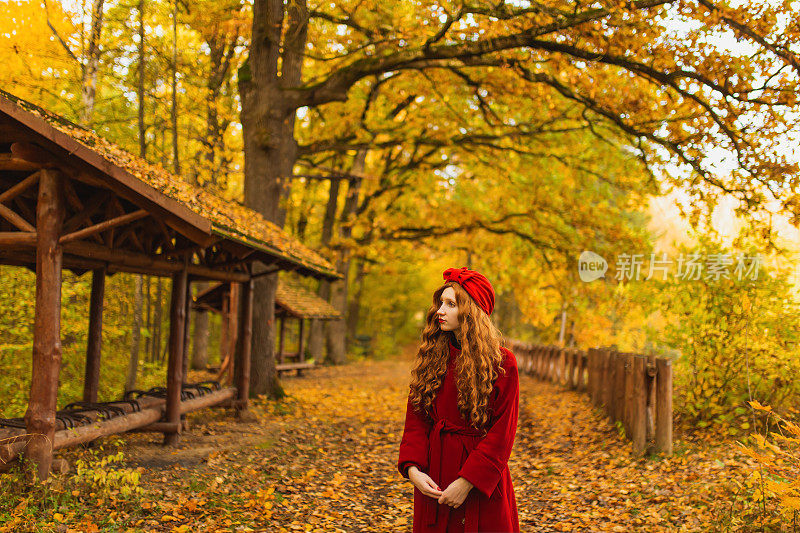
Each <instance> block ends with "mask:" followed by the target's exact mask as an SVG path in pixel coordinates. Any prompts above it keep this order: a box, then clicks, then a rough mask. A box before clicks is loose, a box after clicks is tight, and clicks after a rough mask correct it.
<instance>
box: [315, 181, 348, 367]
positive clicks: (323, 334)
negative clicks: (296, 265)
mask: <svg viewBox="0 0 800 533" xmlns="http://www.w3.org/2000/svg"><path fill="white" fill-rule="evenodd" d="M340 183H341V180H338V179H332V180H330V189H329V190H328V203H327V205H326V206H325V216H324V217H323V218H322V237H321V242H320V247H321V248H324V247H326V246H328V244H329V243H330V242H331V237H333V225H334V223H335V222H336V207H337V204H338V201H339V185H340ZM317 295H318V296H319V297H320V298H322V299H323V300H325V301H326V302H328V301H330V297H331V283H330V282H329V281H327V280H321V281H320V282H319V290H318V291H317ZM327 329H328V324H327V323H326V322H323V321H322V320H312V321H311V327H310V328H309V332H308V349H309V351H310V352H311V353H312V354H313V355H314V357H316V358H317V360H318V361H327V360H328V356H327V355H325V354H326V353H328V352H327V351H326V346H325V345H326V339H327V337H328V334H327Z"/></svg>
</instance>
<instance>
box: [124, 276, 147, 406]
mask: <svg viewBox="0 0 800 533" xmlns="http://www.w3.org/2000/svg"><path fill="white" fill-rule="evenodd" d="M133 280H134V282H133V284H134V289H133V332H132V336H133V339H132V340H131V357H130V360H129V361H128V376H127V377H126V378H125V390H126V391H129V390H133V389H135V388H136V373H137V370H138V369H139V344H140V340H141V328H142V296H143V294H142V293H143V292H144V286H143V283H142V276H141V275H139V274H135V275H134V276H133Z"/></svg>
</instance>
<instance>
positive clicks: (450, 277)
mask: <svg viewBox="0 0 800 533" xmlns="http://www.w3.org/2000/svg"><path fill="white" fill-rule="evenodd" d="M444 280H445V281H455V282H456V283H458V284H459V285H461V286H462V287H463V288H464V290H465V291H467V294H469V295H470V296H472V299H473V300H475V303H477V304H478V305H479V306H480V308H481V309H483V310H484V311H486V314H487V315H491V314H492V311H493V310H494V289H493V288H492V284H491V283H489V280H488V279H486V276H484V275H483V274H481V273H480V272H476V271H474V270H470V269H468V268H466V267H464V268H448V269H447V270H445V271H444Z"/></svg>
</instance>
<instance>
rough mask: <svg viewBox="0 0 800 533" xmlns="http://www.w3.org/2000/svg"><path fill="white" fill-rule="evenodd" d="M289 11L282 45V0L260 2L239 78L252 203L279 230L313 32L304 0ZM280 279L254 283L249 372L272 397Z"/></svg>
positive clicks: (276, 393) (256, 387)
mask: <svg viewBox="0 0 800 533" xmlns="http://www.w3.org/2000/svg"><path fill="white" fill-rule="evenodd" d="M286 9H287V11H288V13H287V17H286V22H287V24H288V27H287V28H286V36H287V37H286V40H285V42H283V43H281V32H282V30H283V26H284V5H283V2H282V1H281V0H256V1H255V2H254V4H253V31H252V39H251V46H250V54H249V57H248V60H247V63H246V66H245V67H244V68H242V69H241V70H240V76H239V94H240V95H241V98H242V114H241V117H242V127H243V134H244V151H245V165H244V167H245V169H244V175H245V180H244V197H245V204H246V205H247V206H248V207H250V208H252V209H254V210H256V211H258V212H259V213H261V214H262V215H263V216H264V217H265V218H266V219H267V220H269V221H271V222H274V223H275V224H277V225H278V226H279V227H283V224H284V221H285V218H286V211H285V209H284V208H283V206H282V205H281V200H282V199H283V198H285V197H287V196H288V191H289V179H290V177H291V176H292V172H293V167H294V162H295V160H296V158H297V141H296V140H295V138H294V125H295V119H296V108H295V107H294V104H292V103H291V100H290V99H289V98H288V97H287V96H286V95H285V92H284V91H285V90H286V89H291V88H293V87H297V86H298V85H299V84H300V80H301V74H302V64H303V52H304V48H305V44H306V40H307V34H308V26H307V24H308V12H307V9H306V4H305V2H304V1H303V0H300V1H297V2H292V3H290V4H289V5H288V6H287V7H286ZM281 51H282V52H283V53H282V54H281ZM279 58H280V73H279V66H278V64H279V61H278V60H279ZM277 281H278V276H277V274H273V275H269V276H263V277H261V278H259V279H258V280H257V281H256V283H255V287H254V295H253V296H254V298H253V299H254V302H255V305H254V309H253V338H252V342H253V347H252V369H251V375H250V377H251V379H250V385H251V388H250V392H251V394H253V395H258V394H265V395H267V397H269V398H273V399H274V398H280V397H282V396H283V395H284V392H283V390H282V388H281V387H280V383H279V381H278V376H277V372H276V370H275V320H274V319H275V291H276V288H277Z"/></svg>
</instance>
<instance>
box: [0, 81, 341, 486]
mask: <svg viewBox="0 0 800 533" xmlns="http://www.w3.org/2000/svg"><path fill="white" fill-rule="evenodd" d="M0 264H6V265H18V266H24V267H28V268H30V269H32V270H35V272H36V302H35V305H36V309H35V314H34V327H33V332H34V339H33V366H32V376H31V389H30V398H29V403H28V409H27V412H26V414H25V417H24V427H22V428H19V427H17V428H14V427H8V426H6V427H5V428H4V427H0V466H2V464H7V463H8V462H9V461H11V460H13V459H14V458H15V457H16V456H17V455H19V454H20V453H22V452H24V453H25V455H26V456H27V457H29V458H30V459H32V460H33V461H34V463H35V464H36V465H37V471H38V475H39V477H40V478H41V479H44V478H45V477H47V476H48V474H49V472H50V467H51V463H52V456H53V450H54V449H58V448H63V447H66V446H71V445H75V444H78V443H81V442H87V441H90V440H94V439H96V438H98V437H100V436H104V435H109V434H113V433H117V432H121V431H128V430H131V429H135V428H145V429H149V430H152V431H159V432H162V433H164V436H165V443H166V444H175V443H177V441H178V438H179V434H180V431H181V424H180V417H181V414H183V413H185V412H187V411H191V410H193V409H197V408H201V407H207V406H210V405H218V404H222V403H224V404H227V405H231V406H233V407H236V408H237V409H239V410H244V409H246V408H247V405H248V393H249V374H250V342H251V338H252V337H251V335H252V305H253V280H254V278H256V277H258V276H261V275H266V274H270V273H274V272H276V271H279V270H292V271H296V272H298V273H300V274H301V275H304V276H314V277H317V278H327V279H330V280H333V279H337V278H338V277H340V276H339V275H338V274H337V273H336V271H335V269H334V268H333V266H332V265H331V264H330V263H329V262H328V261H327V260H326V259H325V258H323V257H322V256H320V255H319V254H317V253H316V252H314V251H313V250H311V249H309V248H307V247H306V246H304V245H303V244H302V243H300V242H297V241H296V240H294V239H293V238H292V237H290V236H288V235H287V234H286V233H284V232H283V231H282V230H281V229H280V228H278V227H277V226H275V225H274V224H272V223H270V222H269V221H267V220H265V219H264V218H263V217H261V216H260V215H259V214H257V213H255V212H254V211H252V210H250V209H247V208H245V207H243V206H241V205H239V204H237V203H234V202H226V201H225V200H222V199H220V198H218V197H216V196H213V195H212V194H210V193H208V192H207V191H205V190H203V189H200V188H197V187H193V186H191V185H190V184H188V183H186V182H184V181H182V180H181V179H180V178H178V177H177V176H174V175H172V174H170V173H169V172H167V171H165V170H164V169H162V168H160V167H158V166H154V165H151V164H148V163H147V162H146V161H144V160H142V159H140V158H138V157H136V156H133V155H131V154H130V153H128V152H126V151H124V150H122V149H121V148H119V147H117V146H116V145H114V144H112V143H110V142H108V141H107V140H105V139H103V138H101V137H98V136H97V135H96V134H95V133H93V132H92V131H89V130H86V129H84V128H81V127H79V126H76V125H75V124H72V123H71V122H69V121H67V120H65V119H63V118H61V117H59V116H57V115H54V114H52V113H49V112H47V111H46V110H44V109H41V108H39V107H37V106H35V105H33V104H30V103H28V102H25V101H24V100H21V99H18V98H15V97H14V96H12V95H10V94H8V93H5V92H3V91H0ZM62 269H68V270H71V271H73V272H76V273H77V274H79V275H80V274H82V273H85V272H88V271H91V272H92V292H91V300H90V311H89V335H88V343H87V352H86V376H85V385H84V397H83V401H84V406H86V405H90V406H91V405H100V404H97V403H96V402H97V388H98V381H99V376H100V364H101V353H100V352H101V336H102V309H103V293H104V287H105V277H106V276H107V275H111V274H113V273H116V272H131V273H139V274H149V275H155V276H170V277H171V278H172V295H171V304H170V330H169V343H168V353H169V359H168V369H167V383H166V387H165V390H164V391H163V394H161V395H158V394H156V395H153V396H148V397H146V398H141V401H136V400H130V399H126V400H121V401H120V402H118V403H117V404H116V405H113V406H105V407H102V406H101V407H102V408H101V407H98V408H97V409H95V410H94V411H92V410H90V409H89V407H86V408H85V409H84V410H83V411H81V412H82V413H83V414H77V412H76V413H73V416H60V415H59V413H60V412H58V411H57V394H58V377H59V370H60V366H61V340H60V311H61V309H60V306H61V273H62ZM195 280H216V281H222V282H226V283H234V284H237V285H238V286H239V287H240V289H239V292H240V298H239V305H238V309H237V315H238V331H237V333H238V334H237V338H238V342H237V345H236V377H235V383H234V385H235V387H228V388H219V390H212V389H211V388H209V387H205V386H200V385H197V386H194V388H192V387H189V386H187V385H185V384H184V376H183V375H182V374H183V371H182V368H183V358H184V357H185V356H186V354H185V345H184V339H185V337H186V336H187V332H188V320H186V318H187V315H188V310H189V304H190V302H191V298H187V294H191V292H190V290H189V289H190V283H191V282H192V281H195ZM189 389H191V390H189ZM76 420H77V421H79V422H80V423H78V422H76ZM73 425H77V426H79V427H71V426H73ZM57 430H58V431H57ZM9 437H10V438H9Z"/></svg>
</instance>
